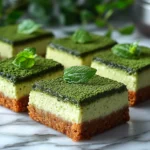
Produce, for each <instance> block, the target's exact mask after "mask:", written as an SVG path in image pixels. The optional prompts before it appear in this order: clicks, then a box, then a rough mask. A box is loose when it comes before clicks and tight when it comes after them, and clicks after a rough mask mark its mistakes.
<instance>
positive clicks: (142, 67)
mask: <svg viewBox="0 0 150 150" xmlns="http://www.w3.org/2000/svg"><path fill="white" fill-rule="evenodd" d="M140 48H141V49H142V53H141V56H140V58H139V59H124V58H120V57H118V56H116V55H114V54H113V53H112V51H107V52H101V53H100V54H99V55H98V56H96V57H95V58H94V59H93V61H92V65H91V66H92V67H93V68H95V69H97V74H98V75H100V76H103V77H106V78H109V79H113V80H116V81H118V82H121V83H124V84H125V85H126V86H127V89H128V93H129V94H128V95H129V104H130V106H134V105H135V104H137V103H139V102H141V101H144V100H148V99H150V48H147V47H143V46H141V47H140Z"/></svg>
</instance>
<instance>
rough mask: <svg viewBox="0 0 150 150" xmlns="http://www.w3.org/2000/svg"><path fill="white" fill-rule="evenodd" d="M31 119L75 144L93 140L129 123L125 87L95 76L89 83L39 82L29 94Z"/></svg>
mask: <svg viewBox="0 0 150 150" xmlns="http://www.w3.org/2000/svg"><path fill="white" fill-rule="evenodd" d="M28 110H29V115H30V117H31V118H32V119H33V120H35V121H38V122H40V123H42V124H44V125H47V126H49V127H51V128H53V129H56V130H57V131H60V132H62V133H64V134H66V135H67V136H68V137H70V138H71V139H73V140H74V141H80V140H85V139H89V138H91V137H92V136H93V135H95V134H98V133H101V132H104V131H106V130H108V129H110V128H113V127H115V126H117V125H119V124H122V123H125V122H127V121H128V120H129V112H128V95H127V90H126V87H125V86H124V85H123V84H121V83H118V82H116V81H113V80H109V79H106V78H103V77H100V76H97V75H95V76H94V77H93V78H92V79H90V80H89V82H87V83H78V84H77V83H68V82H66V81H64V79H63V77H59V78H57V79H52V80H46V81H39V82H36V83H35V84H34V85H33V88H32V90H31V92H30V95H29V106H28Z"/></svg>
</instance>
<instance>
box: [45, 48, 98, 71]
mask: <svg viewBox="0 0 150 150" xmlns="http://www.w3.org/2000/svg"><path fill="white" fill-rule="evenodd" d="M97 53H98V52H93V53H91V54H89V55H87V56H85V57H77V56H75V55H71V54H69V53H67V52H64V51H61V50H57V49H56V48H52V47H50V46H48V47H47V51H46V58H47V59H53V60H55V61H57V62H59V63H61V64H63V66H64V67H65V68H68V67H71V66H80V65H86V66H90V65H91V62H92V59H93V57H94V56H95V55H96V54H97Z"/></svg>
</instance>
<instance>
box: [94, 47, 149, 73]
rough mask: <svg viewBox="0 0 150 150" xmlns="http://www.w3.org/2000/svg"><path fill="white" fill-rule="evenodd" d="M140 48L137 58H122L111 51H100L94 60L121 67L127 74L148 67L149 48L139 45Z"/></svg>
mask: <svg viewBox="0 0 150 150" xmlns="http://www.w3.org/2000/svg"><path fill="white" fill-rule="evenodd" d="M140 48H141V49H142V52H141V55H140V58H139V59H124V58H121V57H118V56H116V55H114V54H113V53H112V51H106V52H101V53H100V54H99V55H98V56H96V57H95V58H94V61H97V62H100V63H103V64H105V65H107V66H109V67H112V68H118V69H121V70H123V71H125V72H127V73H128V74H134V73H135V72H140V71H142V70H145V69H147V68H149V69H150V48H147V47H143V46H140Z"/></svg>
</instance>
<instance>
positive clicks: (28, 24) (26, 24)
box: [17, 19, 41, 34]
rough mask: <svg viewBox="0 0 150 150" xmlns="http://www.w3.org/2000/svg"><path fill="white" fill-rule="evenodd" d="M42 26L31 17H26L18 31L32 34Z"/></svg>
mask: <svg viewBox="0 0 150 150" xmlns="http://www.w3.org/2000/svg"><path fill="white" fill-rule="evenodd" d="M40 27H41V26H40V25H39V24H37V23H35V22H34V21H33V20H31V19H26V20H23V21H22V22H21V23H20V24H19V25H18V31H17V32H18V33H22V34H31V33H33V32H36V31H37V30H38V29H39V28H40Z"/></svg>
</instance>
